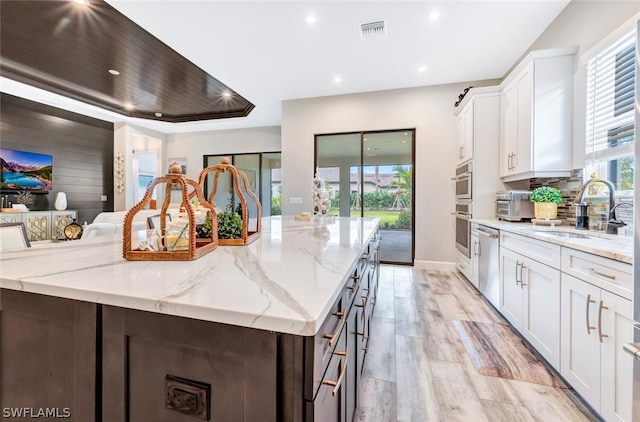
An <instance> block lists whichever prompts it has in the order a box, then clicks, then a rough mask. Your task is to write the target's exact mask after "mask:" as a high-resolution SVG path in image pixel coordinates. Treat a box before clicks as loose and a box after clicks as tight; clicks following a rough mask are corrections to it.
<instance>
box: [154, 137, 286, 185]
mask: <svg viewBox="0 0 640 422" xmlns="http://www.w3.org/2000/svg"><path fill="white" fill-rule="evenodd" d="M279 151H280V126H268V127H255V128H249V129H232V130H217V131H207V132H193V133H179V134H172V135H168V138H167V142H166V145H165V151H164V154H165V155H164V162H165V163H166V160H167V159H168V158H186V159H187V177H188V178H190V179H193V180H196V181H197V180H198V176H199V175H200V171H201V170H202V169H203V162H202V156H203V155H219V154H242V153H249V152H279Z"/></svg>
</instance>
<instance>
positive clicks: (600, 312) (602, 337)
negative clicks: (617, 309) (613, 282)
mask: <svg viewBox="0 0 640 422" xmlns="http://www.w3.org/2000/svg"><path fill="white" fill-rule="evenodd" d="M603 309H609V308H608V307H606V306H604V303H603V301H602V300H601V301H600V308H599V309H598V337H599V338H600V343H603V341H602V339H604V338H605V337H609V335H608V334H602V310H603Z"/></svg>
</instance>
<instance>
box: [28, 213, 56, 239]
mask: <svg viewBox="0 0 640 422" xmlns="http://www.w3.org/2000/svg"><path fill="white" fill-rule="evenodd" d="M50 216H51V214H50V213H49V211H29V212H28V213H25V216H24V217H23V218H24V220H23V222H24V225H25V228H26V229H27V236H28V237H29V241H31V242H34V241H37V240H48V239H49V237H50V231H51V229H50V227H49V226H50V225H51V219H50Z"/></svg>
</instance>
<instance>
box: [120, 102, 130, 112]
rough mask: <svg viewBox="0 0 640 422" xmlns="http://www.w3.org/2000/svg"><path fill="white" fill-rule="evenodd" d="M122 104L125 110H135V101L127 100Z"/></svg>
mask: <svg viewBox="0 0 640 422" xmlns="http://www.w3.org/2000/svg"><path fill="white" fill-rule="evenodd" d="M122 106H123V107H124V109H125V110H129V111H131V110H133V103H130V102H126V103H124V104H123V105H122Z"/></svg>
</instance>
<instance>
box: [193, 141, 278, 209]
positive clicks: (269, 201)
mask: <svg viewBox="0 0 640 422" xmlns="http://www.w3.org/2000/svg"><path fill="white" fill-rule="evenodd" d="M223 158H229V159H230V160H231V164H233V165H234V166H235V167H236V168H237V169H238V170H242V171H243V172H244V173H245V174H246V175H247V178H248V180H249V184H250V189H251V191H252V192H253V193H254V194H255V195H256V196H257V197H258V199H259V200H260V205H261V207H262V216H263V217H268V216H271V215H280V213H281V198H280V194H281V192H282V188H281V181H282V177H281V173H282V172H281V167H282V165H281V154H280V152H259V153H246V154H221V155H205V156H204V163H203V164H204V167H205V168H206V167H210V166H215V165H216V164H220V163H221V162H222V159H223ZM225 176H226V177H225ZM228 176H229V175H221V176H220V178H219V180H218V190H217V192H216V196H215V197H214V198H213V199H214V202H215V203H216V206H217V207H218V208H220V209H221V210H226V209H236V207H237V206H238V204H239V202H238V200H237V198H235V194H234V193H233V189H232V188H231V179H230V178H229V177H228ZM212 183H213V180H212V178H207V181H206V183H205V187H204V195H205V197H208V195H209V192H211V191H212V187H213V186H212ZM252 207H253V204H251V203H250V204H249V210H247V211H248V213H249V215H250V216H252V215H257V210H255V209H253V208H252Z"/></svg>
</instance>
